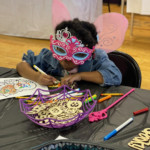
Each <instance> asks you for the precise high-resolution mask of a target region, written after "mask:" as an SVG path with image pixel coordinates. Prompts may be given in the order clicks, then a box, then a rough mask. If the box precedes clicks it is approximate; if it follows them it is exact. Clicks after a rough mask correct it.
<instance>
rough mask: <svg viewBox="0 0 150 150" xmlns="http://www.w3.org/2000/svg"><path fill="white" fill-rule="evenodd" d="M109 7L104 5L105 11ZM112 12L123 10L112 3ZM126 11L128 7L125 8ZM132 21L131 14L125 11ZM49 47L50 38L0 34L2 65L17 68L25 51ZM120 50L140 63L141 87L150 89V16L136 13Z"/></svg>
mask: <svg viewBox="0 0 150 150" xmlns="http://www.w3.org/2000/svg"><path fill="white" fill-rule="evenodd" d="M107 12H108V7H107V6H103V13H107ZM111 12H118V13H120V12H121V8H120V7H118V6H117V5H111ZM125 12H126V9H125ZM125 16H126V17H127V19H128V21H129V22H130V14H127V13H125ZM44 47H46V48H49V40H37V39H27V38H18V37H10V36H4V35H0V66H1V67H8V68H15V67H16V64H17V63H19V62H20V61H21V58H22V55H23V53H26V51H27V50H29V49H31V50H33V51H34V52H35V54H38V53H39V52H40V50H41V49H42V48H44ZM118 50H119V51H122V52H125V53H128V54H129V55H131V56H132V57H133V58H134V59H135V60H136V61H137V63H138V64H139V66H140V68H141V72H142V85H141V88H143V89H149V90H150V16H141V15H135V18H134V29H133V36H130V23H129V28H128V30H127V33H126V36H125V40H124V43H123V45H122V46H121V47H120V48H119V49H118Z"/></svg>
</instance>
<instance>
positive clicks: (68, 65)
mask: <svg viewBox="0 0 150 150" xmlns="http://www.w3.org/2000/svg"><path fill="white" fill-rule="evenodd" d="M59 63H60V64H61V66H62V67H63V68H64V69H65V70H67V71H71V70H73V69H74V68H76V67H78V65H75V64H74V63H73V62H72V61H71V60H66V59H64V60H59Z"/></svg>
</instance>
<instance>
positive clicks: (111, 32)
mask: <svg viewBox="0 0 150 150" xmlns="http://www.w3.org/2000/svg"><path fill="white" fill-rule="evenodd" d="M94 25H95V26H96V29H97V32H98V35H99V43H98V44H97V45H96V48H99V49H102V50H104V51H106V53H109V52H112V51H114V50H117V49H118V48H119V47H120V46H121V45H122V43H123V41H124V37H125V33H126V31H127V28H128V20H127V18H126V17H125V16H123V15H121V14H118V13H106V14H103V15H101V16H99V17H98V18H97V19H96V21H95V22H94Z"/></svg>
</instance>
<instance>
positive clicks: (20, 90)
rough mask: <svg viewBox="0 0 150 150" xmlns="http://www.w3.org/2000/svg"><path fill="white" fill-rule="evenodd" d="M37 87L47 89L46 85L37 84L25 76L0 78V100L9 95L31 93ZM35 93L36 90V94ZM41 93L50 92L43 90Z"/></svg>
mask: <svg viewBox="0 0 150 150" xmlns="http://www.w3.org/2000/svg"><path fill="white" fill-rule="evenodd" d="M38 88H40V89H43V90H48V87H47V86H42V85H39V84H38V83H36V82H34V81H32V80H29V79H26V78H22V77H20V78H19V77H18V78H0V100H2V99H6V98H10V97H17V96H25V95H32V94H33V93H34V92H35V90H36V89H38ZM37 94H38V92H36V95H37ZM43 94H45V95H47V94H50V93H48V92H44V93H43Z"/></svg>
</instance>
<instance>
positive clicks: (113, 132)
mask: <svg viewBox="0 0 150 150" xmlns="http://www.w3.org/2000/svg"><path fill="white" fill-rule="evenodd" d="M116 133H117V130H113V131H112V132H110V133H109V134H108V135H106V136H105V137H104V141H106V140H108V139H109V138H111V137H112V136H113V135H115V134H116Z"/></svg>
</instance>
